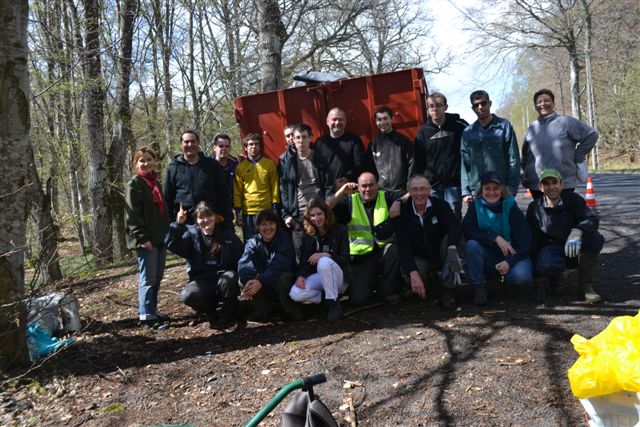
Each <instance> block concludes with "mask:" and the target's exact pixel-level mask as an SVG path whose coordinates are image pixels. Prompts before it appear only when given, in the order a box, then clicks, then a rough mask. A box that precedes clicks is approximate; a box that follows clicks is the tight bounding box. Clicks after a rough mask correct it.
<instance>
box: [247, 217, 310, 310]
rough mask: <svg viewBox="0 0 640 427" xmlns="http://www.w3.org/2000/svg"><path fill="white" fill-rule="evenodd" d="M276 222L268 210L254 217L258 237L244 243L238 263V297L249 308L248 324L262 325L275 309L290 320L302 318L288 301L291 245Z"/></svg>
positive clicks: (295, 305)
mask: <svg viewBox="0 0 640 427" xmlns="http://www.w3.org/2000/svg"><path fill="white" fill-rule="evenodd" d="M279 222H280V219H279V218H278V215H277V214H276V213H275V212H274V211H273V210H272V209H265V210H263V211H261V212H260V213H259V214H258V216H257V217H256V228H257V230H256V231H257V233H258V234H255V235H253V236H251V237H250V238H249V239H248V240H247V243H246V244H245V247H244V254H243V255H242V258H240V262H239V263H238V274H239V275H240V283H241V284H242V296H243V297H244V298H246V299H248V300H250V301H251V305H252V306H253V315H252V316H250V317H249V320H255V321H265V320H267V318H268V316H269V314H270V312H272V311H273V310H275V309H277V308H278V307H281V308H283V309H284V311H285V313H286V314H287V315H288V316H289V317H290V318H291V319H293V320H299V319H301V318H302V306H301V305H300V304H299V303H296V302H294V301H293V300H292V299H291V298H290V297H289V288H290V287H291V283H292V282H293V272H294V271H295V269H296V255H295V251H294V249H293V241H292V240H291V237H290V236H289V234H288V233H287V232H285V231H283V230H281V229H280V227H279V226H278V224H279Z"/></svg>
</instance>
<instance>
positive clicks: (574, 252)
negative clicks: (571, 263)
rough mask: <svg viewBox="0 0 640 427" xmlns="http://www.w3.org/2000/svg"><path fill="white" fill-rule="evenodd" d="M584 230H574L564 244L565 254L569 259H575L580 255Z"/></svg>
mask: <svg viewBox="0 0 640 427" xmlns="http://www.w3.org/2000/svg"><path fill="white" fill-rule="evenodd" d="M581 239H582V230H580V229H579V228H572V229H571V233H570V234H569V238H568V239H567V243H565V244H564V254H565V255H566V256H567V258H575V257H577V256H578V254H579V253H580V247H581V246H582V240H581Z"/></svg>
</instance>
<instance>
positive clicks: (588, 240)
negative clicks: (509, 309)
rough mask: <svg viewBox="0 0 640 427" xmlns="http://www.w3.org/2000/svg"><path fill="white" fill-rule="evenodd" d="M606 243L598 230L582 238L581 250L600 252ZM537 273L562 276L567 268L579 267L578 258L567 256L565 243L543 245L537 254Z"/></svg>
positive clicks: (544, 275) (546, 275)
mask: <svg viewBox="0 0 640 427" xmlns="http://www.w3.org/2000/svg"><path fill="white" fill-rule="evenodd" d="M603 245H604V237H602V235H601V234H600V233H598V232H597V231H595V232H593V233H591V234H588V235H586V236H584V237H583V238H582V247H581V248H580V252H587V253H591V254H599V253H600V251H601V250H602V246H603ZM535 258H536V261H535V273H536V276H540V277H557V276H560V275H561V274H562V273H563V272H564V270H565V269H566V268H577V267H578V258H567V257H565V255H564V245H560V244H557V243H551V244H548V245H544V246H542V247H541V248H540V249H539V250H538V253H537V254H536V256H535Z"/></svg>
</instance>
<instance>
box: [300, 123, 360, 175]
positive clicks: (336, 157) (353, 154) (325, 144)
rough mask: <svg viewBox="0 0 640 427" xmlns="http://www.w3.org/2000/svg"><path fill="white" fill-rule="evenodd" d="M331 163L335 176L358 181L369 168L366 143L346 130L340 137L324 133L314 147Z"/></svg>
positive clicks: (330, 166)
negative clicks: (365, 149) (363, 143)
mask: <svg viewBox="0 0 640 427" xmlns="http://www.w3.org/2000/svg"><path fill="white" fill-rule="evenodd" d="M311 148H313V149H315V150H316V153H317V154H320V155H321V156H322V157H324V158H325V160H326V161H327V163H329V168H330V169H331V174H332V175H333V177H334V178H347V179H348V180H349V181H351V182H357V181H358V176H360V174H361V173H362V172H364V171H365V170H366V169H367V164H366V163H367V161H366V157H365V152H364V145H362V141H361V140H360V137H359V136H358V135H356V134H353V133H349V132H345V133H343V134H342V136H340V137H339V138H332V137H331V135H329V134H327V135H322V136H321V137H320V138H318V139H317V140H316V143H315V144H314V146H313V147H311Z"/></svg>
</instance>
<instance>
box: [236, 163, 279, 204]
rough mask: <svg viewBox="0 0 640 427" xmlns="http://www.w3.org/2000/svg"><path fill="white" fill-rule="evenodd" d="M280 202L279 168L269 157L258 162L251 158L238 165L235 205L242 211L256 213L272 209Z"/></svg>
mask: <svg viewBox="0 0 640 427" xmlns="http://www.w3.org/2000/svg"><path fill="white" fill-rule="evenodd" d="M279 202H280V188H279V186H278V169H277V168H276V164H275V163H274V162H273V161H272V160H271V159H269V158H267V157H264V156H263V157H261V158H260V160H258V161H257V162H255V163H254V162H252V161H251V160H249V159H245V160H243V161H241V162H240V163H239V164H238V166H236V174H235V177H234V180H233V207H234V208H235V209H238V208H240V209H242V213H244V214H248V215H256V214H258V213H259V212H260V211H262V210H264V209H270V208H271V207H272V206H273V205H274V204H276V203H279Z"/></svg>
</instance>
